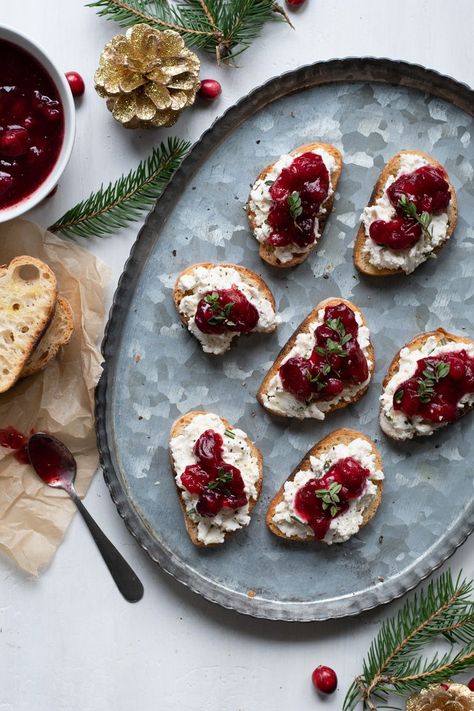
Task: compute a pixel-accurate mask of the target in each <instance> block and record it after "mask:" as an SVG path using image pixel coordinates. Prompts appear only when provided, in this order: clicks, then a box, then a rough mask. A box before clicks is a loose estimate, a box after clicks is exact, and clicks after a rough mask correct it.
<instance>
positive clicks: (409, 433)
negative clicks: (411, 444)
mask: <svg viewBox="0 0 474 711" xmlns="http://www.w3.org/2000/svg"><path fill="white" fill-rule="evenodd" d="M431 337H433V338H434V340H435V342H436V345H445V343H453V344H457V343H463V344H465V345H466V346H474V341H473V340H471V339H470V338H466V337H465V336H456V335H454V334H453V333H448V331H445V330H444V329H443V328H438V329H437V330H436V331H427V332H426V333H419V334H418V335H417V336H415V338H413V339H412V340H411V341H410V342H409V343H407V344H406V346H404V348H408V349H409V350H411V351H414V350H417V349H419V348H421V347H422V346H423V345H424V344H425V343H426V342H427V341H428V339H429V338H431ZM401 350H402V349H400V350H399V351H398V353H397V354H396V355H395V357H394V359H393V360H392V362H391V363H390V366H389V368H388V371H387V375H386V376H385V378H384V381H383V383H382V398H381V401H382V402H381V408H380V427H381V428H382V430H383V431H384V432H385V434H386V435H388V436H389V437H391V438H392V439H396V440H405V439H412V438H413V437H420V436H426V435H431V434H433V432H434V430H435V429H439V427H444V426H446V425H447V424H449V423H446V422H445V423H440V424H439V425H437V426H436V427H431V426H429V427H425V428H423V429H424V430H426V431H421V432H419V431H417V430H416V429H414V430H413V429H409V430H408V429H407V430H406V431H397V428H396V427H394V426H393V424H392V423H391V422H390V421H389V420H387V417H386V415H385V414H384V401H383V395H384V393H385V390H386V388H387V386H388V384H389V382H390V381H391V379H392V378H393V376H394V375H396V374H397V373H398V371H399V367H400V353H401ZM425 357H426V356H425ZM407 377H410V376H407ZM473 407H474V405H465V406H464V407H463V409H462V415H461V417H464V415H467V414H468V412H470V411H471V410H472V409H473ZM403 419H404V420H406V419H407V418H406V416H404V417H403ZM427 425H430V423H427Z"/></svg>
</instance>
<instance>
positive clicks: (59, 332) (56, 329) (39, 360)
mask: <svg viewBox="0 0 474 711" xmlns="http://www.w3.org/2000/svg"><path fill="white" fill-rule="evenodd" d="M73 333H74V315H73V312H72V308H71V305H70V303H69V301H68V300H67V299H65V298H64V297H62V296H58V300H57V302H56V309H55V312H54V315H53V318H52V319H51V321H50V323H49V325H48V327H47V328H46V331H45V332H44V333H43V335H42V336H41V338H40V340H39V341H38V343H37V344H36V347H35V349H34V351H33V353H32V354H31V356H30V357H29V359H28V361H27V362H26V364H25V367H24V368H23V370H22V371H21V373H20V378H26V377H28V376H29V375H34V374H35V373H39V372H40V371H42V370H44V369H45V368H46V366H47V365H48V364H49V363H50V362H51V361H52V360H53V358H55V357H56V356H57V355H58V353H59V350H60V349H61V348H62V347H63V346H65V345H67V344H68V343H69V341H70V340H71V337H72V334H73Z"/></svg>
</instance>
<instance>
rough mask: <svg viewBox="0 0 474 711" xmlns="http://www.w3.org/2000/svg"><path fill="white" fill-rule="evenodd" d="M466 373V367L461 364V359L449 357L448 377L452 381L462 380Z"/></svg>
mask: <svg viewBox="0 0 474 711" xmlns="http://www.w3.org/2000/svg"><path fill="white" fill-rule="evenodd" d="M465 373H466V366H465V365H464V363H463V362H462V360H461V358H456V356H451V358H450V359H449V377H450V378H451V379H452V380H462V379H463V378H464V375H465Z"/></svg>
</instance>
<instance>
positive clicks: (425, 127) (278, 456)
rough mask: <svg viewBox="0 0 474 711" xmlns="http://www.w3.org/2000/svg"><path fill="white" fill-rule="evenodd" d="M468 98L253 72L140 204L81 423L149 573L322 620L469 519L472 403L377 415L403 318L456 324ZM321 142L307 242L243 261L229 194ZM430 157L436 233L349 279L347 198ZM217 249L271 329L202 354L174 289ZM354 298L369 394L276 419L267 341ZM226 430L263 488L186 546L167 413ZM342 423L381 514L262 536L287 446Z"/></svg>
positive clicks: (346, 67) (449, 544) (405, 79)
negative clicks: (91, 409) (400, 165)
mask: <svg viewBox="0 0 474 711" xmlns="http://www.w3.org/2000/svg"><path fill="white" fill-rule="evenodd" d="M473 114H474V94H473V92H472V91H471V90H470V89H469V88H468V87H466V86H463V85H460V84H458V83H457V82H455V81H453V80H452V79H449V78H447V77H443V76H440V75H439V74H436V73H434V72H432V71H428V70H426V69H423V68H422V67H417V66H411V65H408V64H403V63H398V62H396V63H395V62H391V61H387V60H376V59H345V60H337V61H331V62H325V63H318V64H315V65H313V66H309V67H304V68H302V69H298V70H296V71H293V72H290V73H288V74H285V75H284V76H282V77H279V78H277V79H274V80H272V81H270V82H269V83H268V84H266V85H265V86H263V87H261V88H260V89H257V90H256V91H254V92H252V93H251V94H250V95H249V96H247V97H245V98H244V99H242V100H241V101H240V102H239V103H238V104H237V105H236V106H234V107H232V108H231V109H229V110H228V111H227V112H226V114H225V115H224V116H223V117H222V118H220V119H219V120H218V121H216V123H215V124H214V126H213V127H212V128H211V129H209V131H207V132H206V133H205V134H204V135H203V136H202V138H201V140H200V141H198V142H197V144H196V145H195V146H194V148H193V150H192V152H191V154H190V155H189V157H188V158H187V159H186V160H185V161H184V163H183V165H182V167H181V169H180V170H179V171H178V172H177V174H176V175H175V176H174V178H173V179H172V181H171V183H170V185H169V187H168V188H167V190H166V191H165V193H164V195H163V196H162V198H161V199H160V200H159V201H158V204H157V206H156V208H155V210H154V211H153V212H152V213H151V214H150V215H149V217H148V219H147V221H146V224H145V226H144V227H143V229H142V230H141V232H140V234H139V236H138V239H137V242H136V244H135V245H134V247H133V250H132V253H131V256H130V259H129V260H128V262H127V265H126V268H125V271H124V273H123V275H122V277H121V279H120V283H119V286H118V289H117V292H116V295H115V300H114V306H113V310H112V313H111V316H110V320H109V324H108V327H107V331H106V335H105V338H104V342H103V353H104V358H105V367H104V372H103V375H102V378H101V381H100V384H99V387H98V390H97V432H98V442H99V448H100V455H101V462H102V466H103V468H104V475H105V479H106V482H107V484H108V486H109V489H110V493H111V495H112V498H113V500H114V501H115V503H116V505H117V508H118V510H119V512H120V514H121V516H122V517H123V518H124V520H125V523H126V524H127V526H128V528H129V529H130V531H131V533H132V534H133V535H134V536H135V537H136V538H137V540H138V541H139V543H140V544H141V545H142V546H143V548H144V549H145V550H146V551H147V552H148V553H149V555H150V556H151V557H152V558H153V559H154V560H155V561H156V562H158V563H159V564H160V565H161V566H162V568H163V569H164V570H166V571H167V572H168V573H170V574H171V575H173V576H175V577H176V578H177V579H178V580H180V581H181V582H182V583H184V584H185V585H187V586H189V587H190V588H191V589H192V590H194V591H195V592H197V593H199V594H201V595H203V596H204V597H206V598H208V599H209V600H212V601H214V602H217V603H219V604H220V605H223V606H225V607H229V608H233V609H235V610H237V611H239V612H242V613H246V614H250V615H254V616H256V617H266V618H271V619H281V620H302V621H303V620H323V619H328V618H334V617H342V616H344V615H353V614H357V613H359V612H360V611H362V610H366V609H369V608H372V607H375V606H377V605H380V604H383V603H386V602H388V601H390V600H392V599H393V598H396V597H398V596H400V595H402V594H403V593H405V592H406V591H407V590H409V589H410V588H412V587H414V586H415V585H416V584H417V583H419V582H420V580H422V579H424V578H425V577H426V576H427V575H429V574H430V573H431V572H432V571H433V570H434V569H436V568H437V567H438V566H440V565H441V563H442V562H443V561H444V560H446V558H448V556H450V555H451V554H452V553H453V551H454V550H455V549H456V548H457V547H458V546H459V545H461V543H462V542H463V541H464V540H465V539H466V537H467V536H468V535H469V533H471V531H472V529H473V527H474V498H473V496H472V491H473V488H472V465H471V462H472V459H473V455H474V452H473V448H474V442H473V438H472V436H471V434H470V433H471V431H472V430H471V429H470V428H471V427H472V415H471V416H470V417H467V418H464V419H463V420H461V421H460V422H458V423H456V424H455V425H452V426H450V427H448V428H446V429H444V430H443V431H441V432H439V433H438V434H436V435H435V436H434V437H432V438H425V439H420V440H419V441H415V442H408V443H404V444H397V443H394V442H392V441H389V440H388V439H387V438H386V437H384V436H383V435H382V433H381V432H380V431H379V428H378V424H377V410H378V397H379V394H380V384H381V381H382V379H383V376H384V372H385V370H386V368H387V365H388V363H389V362H390V359H391V358H392V356H393V354H394V353H395V352H396V351H397V350H398V348H399V347H400V346H401V345H403V344H404V343H406V342H407V341H408V340H410V338H411V337H412V336H413V335H414V334H415V333H417V332H419V331H422V330H425V329H426V330H429V329H432V328H436V327H437V326H439V325H443V326H444V327H445V328H447V329H452V330H453V331H455V332H458V333H468V334H471V335H474V323H473V319H474V309H473V302H474V280H473V278H472V275H473V268H474V228H473V227H472V225H473V224H474V168H473V165H474V119H473ZM313 140H318V141H328V142H331V143H335V144H336V145H337V146H338V147H339V148H340V149H342V151H343V153H344V160H345V164H344V170H343V174H342V178H341V181H340V183H339V187H338V191H337V196H336V202H335V207H334V211H333V214H332V215H331V217H330V219H329V222H328V225H327V227H326V233H325V235H324V237H323V240H322V242H321V245H320V248H319V249H318V250H317V252H316V253H313V254H312V255H311V256H310V258H309V259H308V260H307V261H306V262H305V263H304V264H303V265H301V266H299V267H297V268H296V269H294V270H292V271H285V270H272V269H270V268H269V267H267V266H266V265H265V264H263V263H262V262H261V261H260V259H259V257H258V249H257V243H256V241H255V240H254V239H253V238H252V237H251V236H250V233H249V230H248V227H247V223H246V217H245V213H244V211H243V204H244V202H245V200H246V197H247V194H248V190H249V186H250V184H251V183H252V182H253V180H254V178H255V176H256V175H257V174H258V173H259V171H260V170H261V168H262V167H263V166H265V165H266V164H267V163H269V162H271V161H273V160H274V159H276V158H277V157H278V156H279V155H280V154H281V153H285V152H287V151H289V150H290V149H292V148H293V147H295V146H298V145H301V144H304V143H308V142H311V141H313ZM402 148H415V149H419V150H422V151H426V152H427V153H431V154H433V155H434V156H435V157H436V158H437V159H438V160H440V161H441V162H442V163H443V164H444V165H445V166H446V167H447V169H448V171H449V173H450V176H451V178H452V180H453V183H454V185H455V187H456V189H457V191H458V197H459V208H460V214H459V223H458V227H457V230H456V233H455V236H454V238H453V239H452V240H451V242H450V243H449V245H448V246H447V247H446V248H445V249H444V250H443V251H442V252H441V254H440V256H439V258H438V259H436V260H430V261H429V262H428V263H426V264H425V265H423V266H422V267H420V268H419V269H418V270H417V271H416V272H415V273H414V274H412V275H411V276H409V277H396V278H385V279H381V280H370V279H362V278H360V277H359V275H358V274H357V273H356V272H355V271H354V268H353V265H352V249H351V247H352V243H353V239H354V236H355V233H356V230H357V224H358V219H359V215H360V212H361V210H362V208H363V207H364V205H365V204H366V202H367V199H368V197H369V195H370V193H371V190H372V186H373V183H374V181H375V180H376V178H377V176H378V173H379V171H380V169H381V167H382V166H383V164H384V163H385V161H386V160H387V159H388V158H390V157H391V156H392V155H393V154H394V153H395V152H396V151H398V150H399V149H402ZM200 261H216V262H219V261H227V262H229V261H230V262H238V263H241V264H244V265H246V266H248V267H250V268H252V269H255V270H256V271H258V272H259V273H261V274H262V275H263V276H264V278H265V279H266V280H267V282H268V283H269V285H270V287H271V288H272V290H273V293H274V294H275V296H276V300H277V303H278V310H279V312H280V314H281V315H282V317H283V323H282V325H281V327H280V328H279V330H278V333H277V334H274V335H273V336H264V335H254V336H252V337H249V338H245V337H244V338H241V339H239V342H238V343H236V345H235V346H233V348H232V350H231V351H230V352H229V353H227V354H226V355H224V356H223V357H210V356H206V355H205V354H203V353H202V351H201V349H200V347H199V345H198V343H197V342H196V340H195V339H194V338H193V337H192V336H191V335H190V334H189V333H188V332H187V331H186V330H184V329H183V328H182V327H181V326H180V324H179V322H178V319H177V316H176V313H175V310H174V306H173V301H172V286H173V282H174V280H175V278H176V275H177V274H178V272H180V271H181V270H182V269H183V268H184V267H186V266H188V265H189V264H192V263H194V262H200ZM337 295H341V296H344V297H347V298H349V299H351V300H352V301H354V302H355V303H356V304H358V306H359V307H360V308H361V309H363V311H364V313H365V315H366V317H367V319H368V321H369V324H370V327H371V329H372V334H373V340H374V344H375V349H376V360H377V368H376V373H375V377H374V380H373V382H372V385H371V387H370V389H369V393H368V394H367V395H366V396H365V397H364V398H363V399H362V400H361V401H360V402H359V403H357V404H356V405H354V406H351V407H349V408H347V409H345V410H340V411H338V412H336V413H334V414H332V415H330V416H329V417H328V418H327V420H326V421H325V422H324V423H318V422H303V423H301V422H296V421H295V422H282V421H281V420H274V419H272V418H271V417H270V416H268V415H267V414H266V413H265V412H264V411H263V410H262V409H261V408H260V407H259V406H258V405H257V403H256V401H255V392H256V390H257V388H258V385H259V383H260V381H261V378H262V376H263V374H264V372H265V371H266V369H267V367H268V366H269V365H270V363H271V361H272V360H273V358H274V356H275V355H276V354H277V353H278V351H279V348H280V346H281V345H282V344H283V343H284V342H285V341H286V339H287V338H288V336H289V335H290V334H291V333H292V331H293V329H294V328H295V326H296V325H297V324H298V323H299V322H300V321H301V320H302V318H303V317H304V316H305V315H306V314H307V312H309V311H310V310H311V309H312V308H313V306H314V305H315V304H316V303H317V302H319V301H320V300H321V299H323V298H326V297H328V296H337ZM200 408H203V409H208V410H211V411H214V412H217V413H219V414H221V415H223V416H225V417H226V418H228V419H229V420H230V421H231V422H233V423H235V424H236V425H238V426H239V427H242V429H244V430H245V431H246V432H248V433H249V435H250V436H251V437H252V438H253V439H254V440H255V441H256V443H257V445H258V446H259V447H260V448H261V450H262V452H263V456H264V461H265V480H264V488H263V495H262V498H261V500H260V502H259V504H258V506H257V508H256V510H255V512H254V516H253V520H252V523H251V525H250V526H249V527H248V529H246V530H243V531H240V532H239V533H237V534H236V535H235V536H234V537H232V538H231V539H230V540H229V541H228V542H227V543H226V544H225V546H221V547H218V548H217V549H212V550H203V549H196V548H195V547H194V546H193V545H192V544H191V542H190V540H189V538H188V536H187V534H186V532H185V529H184V525H183V521H182V514H181V510H180V508H179V506H178V502H177V497H176V493H175V490H174V482H173V478H172V476H171V474H170V470H169V464H168V455H167V440H168V435H169V430H170V426H171V423H172V422H173V420H174V419H175V418H176V417H178V416H179V415H181V414H183V413H184V412H186V411H188V410H191V409H200ZM341 426H349V427H353V428H356V429H360V430H362V431H363V432H365V433H366V434H368V435H370V436H372V437H375V438H376V439H377V440H378V443H379V447H380V449H381V451H382V456H383V459H384V462H385V472H386V488H385V495H384V500H383V503H382V505H381V508H380V510H379V512H378V514H377V516H376V517H375V518H374V520H373V521H372V522H371V524H370V525H369V526H367V527H366V528H365V529H363V530H362V531H361V532H360V533H359V535H357V536H355V537H354V538H353V539H352V540H350V541H349V542H347V543H345V544H343V545H339V546H337V545H335V546H332V547H326V546H324V545H298V544H296V545H295V544H294V543H291V542H285V541H282V540H280V539H277V538H275V537H274V536H272V535H271V534H270V532H269V531H268V530H266V527H265V524H264V514H265V510H266V506H267V504H268V502H269V500H270V498H271V497H272V496H273V494H274V492H275V491H276V489H277V488H278V487H279V486H280V484H281V482H282V481H283V480H284V479H285V478H286V477H287V475H288V474H289V473H290V472H291V470H292V469H293V467H294V465H295V464H296V463H297V462H298V461H299V460H300V458H301V456H302V455H303V454H304V453H305V452H306V451H307V450H308V448H309V447H310V446H311V445H312V444H313V443H314V442H315V441H316V440H318V439H320V438H321V437H323V436H324V435H326V434H327V433H328V432H330V431H331V430H333V429H335V428H337V427H341Z"/></svg>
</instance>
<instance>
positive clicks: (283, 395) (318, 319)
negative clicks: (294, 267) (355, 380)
mask: <svg viewBox="0 0 474 711" xmlns="http://www.w3.org/2000/svg"><path fill="white" fill-rule="evenodd" d="M337 304H345V305H346V306H348V307H349V308H350V309H351V310H352V311H353V312H354V314H355V316H356V320H357V321H358V325H359V334H358V338H359V343H360V345H361V348H362V350H363V353H364V355H365V357H366V359H367V365H368V372H369V375H368V379H367V381H366V382H365V383H361V384H360V385H357V386H355V385H354V386H351V387H350V388H345V389H344V390H343V391H342V393H341V395H340V396H339V397H338V398H335V399H333V400H328V401H321V400H318V401H314V400H312V401H310V402H309V403H308V402H306V403H302V402H300V401H299V400H297V399H296V398H295V397H294V396H293V395H292V394H291V393H288V392H286V391H284V390H283V388H282V385H281V380H280V377H279V370H280V367H281V366H282V365H283V363H285V362H286V361H287V360H288V358H289V357H296V356H297V355H300V356H303V357H306V356H307V355H308V356H309V353H310V352H311V351H312V349H313V348H314V345H315V339H314V336H313V333H314V330H315V329H316V327H317V326H319V325H321V324H322V323H323V321H322V316H320V315H319V312H324V310H325V309H326V307H328V306H335V305H337ZM361 329H364V330H363V331H362V330H361ZM374 368H375V352H374V348H373V345H372V343H371V341H370V336H369V331H368V325H367V321H366V319H365V317H364V315H363V313H362V311H360V309H359V308H358V307H357V306H356V305H355V304H353V303H352V302H351V301H348V300H347V299H342V298H340V297H334V298H329V299H325V300H324V301H321V302H320V303H319V304H318V305H317V306H316V307H315V308H314V309H313V310H312V311H311V313H310V314H308V316H307V317H306V318H305V320H304V321H303V322H302V323H301V324H300V325H299V326H298V328H297V329H296V331H295V332H294V333H293V335H292V336H291V338H290V339H289V340H288V341H287V342H286V344H285V345H284V346H283V348H282V349H281V351H280V353H279V354H278V356H277V358H276V360H275V361H274V363H273V365H272V366H271V368H270V369H269V370H268V372H267V374H266V375H265V377H264V379H263V381H262V384H261V385H260V388H259V389H258V392H257V400H258V402H259V403H260V404H261V405H262V407H264V408H265V410H267V412H270V414H272V415H279V416H281V417H295V418H297V419H307V418H313V419H318V420H324V418H325V416H326V415H327V414H328V413H330V412H333V411H334V410H339V409H340V408H342V407H347V406H348V405H350V404H351V403H354V402H357V400H360V398H361V397H362V396H363V395H364V394H365V393H366V392H367V389H368V387H369V383H370V380H371V378H372V375H373V372H374Z"/></svg>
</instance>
